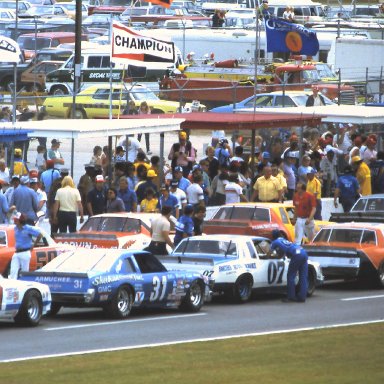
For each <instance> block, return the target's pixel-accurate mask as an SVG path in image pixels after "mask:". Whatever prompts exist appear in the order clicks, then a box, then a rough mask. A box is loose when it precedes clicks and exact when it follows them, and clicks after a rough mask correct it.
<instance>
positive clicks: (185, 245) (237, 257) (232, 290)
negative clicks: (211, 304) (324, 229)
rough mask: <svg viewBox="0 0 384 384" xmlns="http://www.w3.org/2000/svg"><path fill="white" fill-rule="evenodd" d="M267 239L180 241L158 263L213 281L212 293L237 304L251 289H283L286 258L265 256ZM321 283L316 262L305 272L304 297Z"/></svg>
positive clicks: (234, 237)
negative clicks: (196, 273) (197, 274)
mask: <svg viewBox="0 0 384 384" xmlns="http://www.w3.org/2000/svg"><path fill="white" fill-rule="evenodd" d="M269 250H270V240H269V239H266V238H263V237H254V236H242V235H205V236H194V237H188V238H186V239H183V240H182V241H181V242H180V243H179V244H178V245H177V247H176V248H175V250H174V251H173V252H172V254H171V255H170V256H168V257H167V256H164V257H163V256H161V257H159V258H160V260H161V261H162V262H163V263H164V265H165V266H166V268H167V269H168V270H173V269H185V270H194V271H196V272H200V273H202V274H204V275H205V276H208V277H209V278H210V279H211V280H212V281H214V285H213V292H215V293H218V294H219V293H224V294H225V295H227V296H228V297H231V298H234V299H235V300H236V301H238V302H245V301H248V300H249V298H250V297H251V293H252V290H254V289H257V290H264V291H265V290H266V291H272V290H274V291H276V290H280V291H283V289H286V286H287V271H288V265H289V261H290V260H289V259H288V258H287V257H284V258H281V259H277V258H275V257H269V256H267V253H268V251H269ZM322 280H323V277H322V273H321V270H320V268H319V266H318V263H310V265H309V269H308V281H309V283H308V295H309V296H310V295H312V294H313V293H314V291H315V289H316V286H317V285H319V284H321V282H322Z"/></svg>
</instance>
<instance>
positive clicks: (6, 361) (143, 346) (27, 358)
mask: <svg viewBox="0 0 384 384" xmlns="http://www.w3.org/2000/svg"><path fill="white" fill-rule="evenodd" d="M376 323H384V319H380V320H369V321H359V322H355V323H342V324H331V325H319V326H317V327H306V328H294V329H281V330H277V331H264V332H255V333H246V334H240V335H228V336H217V337H206V338H201V339H189V340H176V341H169V342H163V343H153V344H141V345H130V346H127V347H115V348H103V349H92V350H84V351H78V352H66V353H56V354H51V355H39V356H25V357H20V358H16V359H6V360H0V363H12V362H17V361H26V360H37V359H47V358H52V357H64V356H77V355H88V354H91V353H102V352H116V351H128V350H131V349H140V348H154V347H164V346H168V345H178V344H187V343H196V342H205V341H217V340H227V339H235V338H241V337H255V336H265V335H277V334H283V333H294V332H304V331H315V330H320V329H332V328H342V327H350V326H354V325H366V324H376Z"/></svg>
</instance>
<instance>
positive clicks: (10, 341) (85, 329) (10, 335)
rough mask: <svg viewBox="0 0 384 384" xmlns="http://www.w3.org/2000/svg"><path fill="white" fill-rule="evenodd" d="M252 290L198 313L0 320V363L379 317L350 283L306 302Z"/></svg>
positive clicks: (369, 296) (372, 293)
mask: <svg viewBox="0 0 384 384" xmlns="http://www.w3.org/2000/svg"><path fill="white" fill-rule="evenodd" d="M280 299H281V296H278V295H276V296H271V295H257V296H255V297H254V298H253V299H252V300H251V301H250V302H249V303H246V304H243V305H236V304H229V303H227V302H225V301H223V300H221V299H218V300H214V302H212V303H210V304H208V305H205V306H204V307H203V309H202V311H201V312H200V313H197V314H187V313H183V312H179V311H164V310H161V311H152V310H151V311H147V310H140V311H135V312H133V313H132V315H131V316H130V317H129V319H128V320H124V321H111V320H110V319H107V318H105V317H104V314H103V312H102V311H100V310H93V309H64V310H62V311H60V312H59V314H58V315H57V316H56V317H55V318H53V319H51V318H43V319H42V321H41V324H40V326H39V327H37V328H32V329H30V328H18V327H16V326H15V325H14V324H13V323H0V332H1V341H2V342H1V345H2V348H1V349H0V362H5V361H15V360H24V359H31V358H48V357H51V356H63V355H70V354H83V353H94V352H101V351H109V350H119V349H131V348H139V347H148V346H156V345H164V344H175V343H180V342H191V341H198V340H205V339H207V340H213V339H216V338H231V337H238V336H243V337H244V336H247V335H258V334H266V333H279V332H294V331H302V330H306V329H314V328H315V329H316V328H321V327H334V326H340V325H345V324H354V323H369V322H377V321H383V319H384V305H383V304H384V294H382V291H380V290H376V289H369V288H362V287H360V286H358V285H357V284H354V283H348V284H346V283H327V284H326V285H325V286H324V287H322V288H321V289H318V290H317V291H316V293H315V295H314V296H313V297H312V298H310V299H308V300H307V302H306V303H305V304H298V303H294V304H283V303H282V302H281V300H280Z"/></svg>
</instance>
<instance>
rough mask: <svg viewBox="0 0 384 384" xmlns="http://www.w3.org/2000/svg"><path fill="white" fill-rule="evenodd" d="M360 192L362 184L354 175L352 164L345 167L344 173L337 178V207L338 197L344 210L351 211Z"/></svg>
mask: <svg viewBox="0 0 384 384" xmlns="http://www.w3.org/2000/svg"><path fill="white" fill-rule="evenodd" d="M359 194H360V185H359V182H358V181H357V179H356V177H355V176H354V175H353V169H352V167H351V166H350V165H346V166H345V167H344V175H342V176H340V177H339V179H338V180H337V184H336V188H335V192H334V199H333V203H334V206H335V208H337V207H338V204H337V198H338V199H339V202H340V204H341V205H342V207H343V210H344V212H349V211H350V210H351V208H352V206H353V204H355V202H356V200H357V197H358V196H359Z"/></svg>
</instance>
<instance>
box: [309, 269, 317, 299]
mask: <svg viewBox="0 0 384 384" xmlns="http://www.w3.org/2000/svg"><path fill="white" fill-rule="evenodd" d="M315 291H316V272H315V270H314V269H313V268H311V267H310V268H308V290H307V296H308V297H311V296H312V295H313V294H314V293H315Z"/></svg>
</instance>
